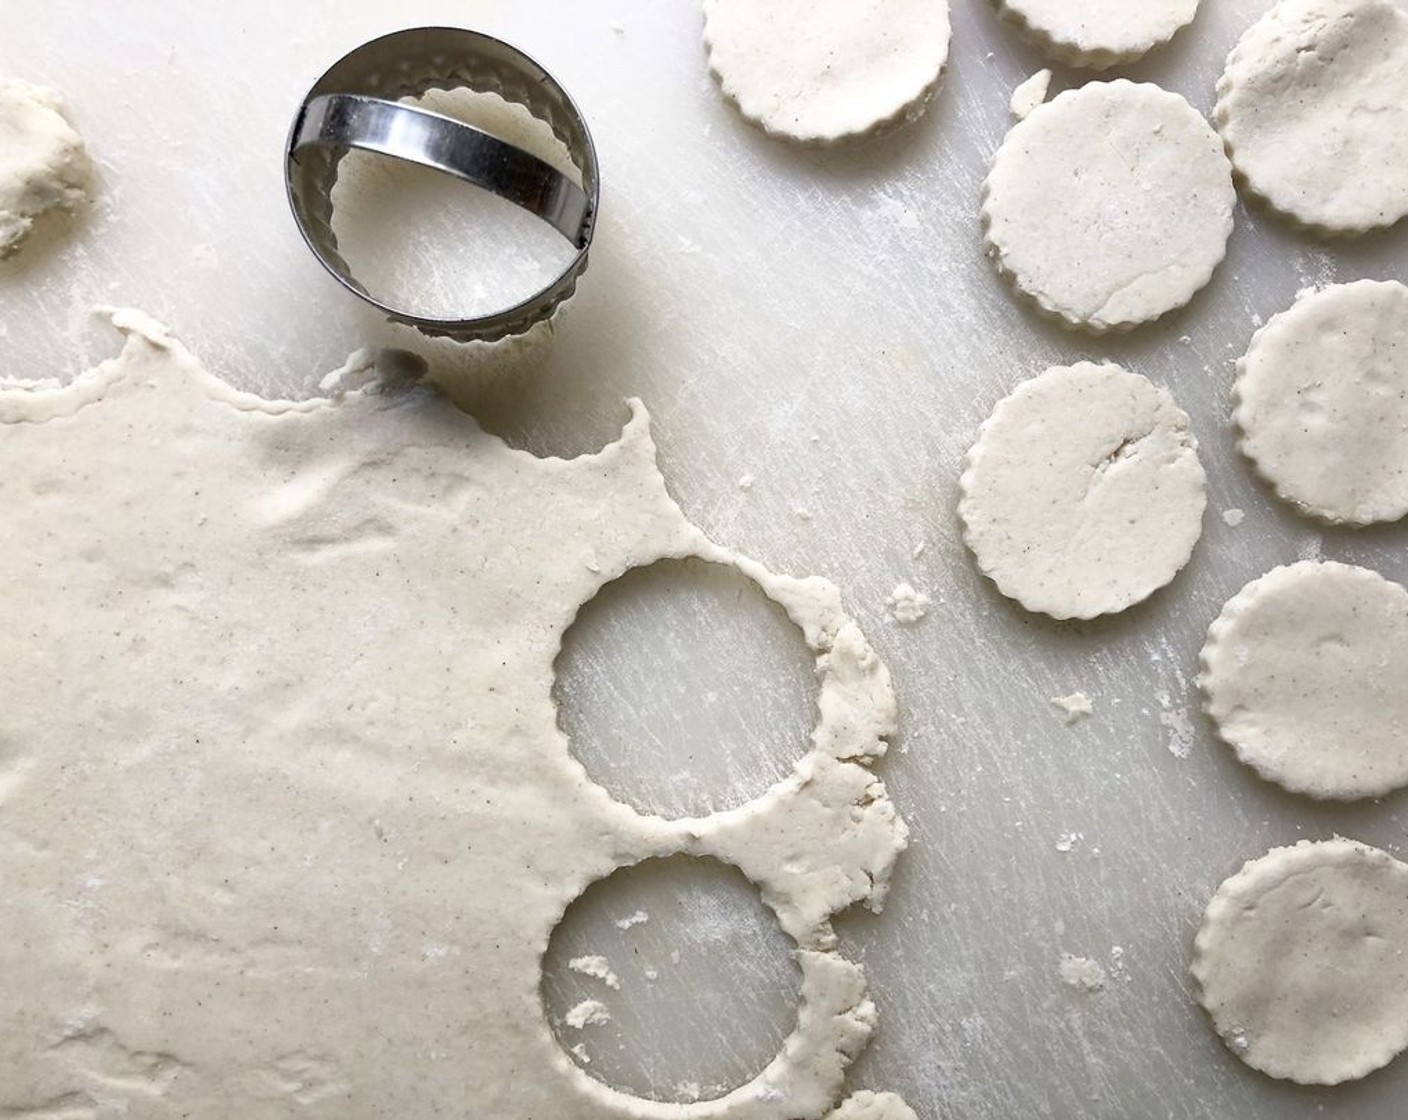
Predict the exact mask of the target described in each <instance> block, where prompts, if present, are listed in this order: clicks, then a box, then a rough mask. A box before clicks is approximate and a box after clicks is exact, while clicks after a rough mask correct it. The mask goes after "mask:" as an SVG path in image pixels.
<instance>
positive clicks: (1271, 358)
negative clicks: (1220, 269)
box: [1233, 280, 1408, 525]
mask: <svg viewBox="0 0 1408 1120" xmlns="http://www.w3.org/2000/svg"><path fill="white" fill-rule="evenodd" d="M1234 399H1235V405H1236V407H1235V411H1234V413H1233V419H1234V420H1235V422H1236V424H1237V427H1238V428H1239V429H1240V431H1241V440H1240V444H1239V446H1240V447H1241V449H1242V451H1243V453H1244V454H1245V455H1246V456H1247V458H1249V459H1250V460H1251V461H1252V464H1253V465H1254V466H1255V467H1256V470H1257V473H1258V474H1260V475H1261V476H1262V478H1264V479H1266V481H1267V482H1268V483H1270V484H1271V485H1272V486H1273V487H1275V489H1276V493H1277V495H1278V496H1279V497H1281V498H1282V499H1284V500H1285V501H1287V502H1290V503H1291V504H1292V505H1294V506H1295V507H1296V508H1297V509H1299V510H1300V511H1301V512H1302V513H1306V514H1309V515H1310V516H1312V517H1318V518H1320V519H1322V520H1324V521H1328V522H1331V523H1332V524H1345V525H1368V524H1370V523H1371V522H1375V521H1396V520H1397V519H1398V518H1400V517H1402V516H1403V515H1404V514H1405V513H1408V287H1404V286H1403V285H1402V284H1400V283H1398V281H1396V280H1388V281H1383V282H1379V281H1374V280H1359V281H1357V282H1355V283H1353V284H1342V285H1337V286H1335V287H1332V288H1326V289H1325V290H1324V291H1321V292H1317V293H1315V294H1314V295H1310V296H1306V297H1305V298H1304V299H1301V300H1300V301H1299V302H1297V303H1296V304H1295V305H1294V306H1293V307H1291V308H1290V309H1289V310H1287V311H1283V312H1282V313H1281V314H1279V315H1277V316H1276V317H1275V318H1274V319H1272V320H1271V322H1269V323H1268V324H1267V325H1266V326H1265V327H1263V328H1262V329H1261V330H1260V331H1259V332H1258V333H1257V335H1256V337H1255V338H1253V339H1252V344H1251V347H1250V349H1248V351H1247V354H1246V357H1244V358H1242V359H1241V361H1239V362H1238V363H1237V384H1236V389H1235V392H1234Z"/></svg>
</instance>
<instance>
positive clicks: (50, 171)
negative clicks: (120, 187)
mask: <svg viewBox="0 0 1408 1120" xmlns="http://www.w3.org/2000/svg"><path fill="white" fill-rule="evenodd" d="M91 176H92V167H91V165H90V163H89V160H88V152H87V149H86V148H85V147H84V145H83V138H82V137H81V136H79V135H78V133H77V131H75V129H74V127H73V125H71V124H70V123H69V121H68V117H67V115H66V110H65V108H64V104H63V100H62V99H61V98H60V97H59V95H58V94H57V93H55V92H54V91H53V90H50V89H44V88H43V87H41V86H34V85H30V84H29V83H28V82H21V81H16V80H15V79H12V78H0V260H3V259H4V258H5V257H8V256H11V255H13V254H14V253H16V252H18V251H19V249H20V246H21V243H22V242H23V241H24V239H25V237H27V236H28V234H29V231H30V230H31V229H32V228H33V226H34V222H35V219H36V218H39V217H41V216H42V215H44V214H47V213H48V212H49V211H50V210H71V209H73V208H74V207H75V206H77V205H78V204H79V203H81V202H82V201H83V200H84V199H85V198H86V197H87V194H88V183H89V180H90V178H91Z"/></svg>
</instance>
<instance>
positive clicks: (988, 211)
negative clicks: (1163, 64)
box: [978, 78, 1236, 338]
mask: <svg viewBox="0 0 1408 1120" xmlns="http://www.w3.org/2000/svg"><path fill="white" fill-rule="evenodd" d="M1098 81H1099V82H1100V83H1101V84H1105V85H1109V86H1112V87H1119V86H1129V87H1134V88H1141V87H1145V86H1148V87H1150V88H1152V89H1156V90H1158V91H1159V92H1160V93H1164V94H1168V95H1169V96H1172V97H1178V98H1179V99H1180V100H1182V101H1184V103H1185V104H1188V107H1189V109H1190V110H1192V112H1194V113H1196V114H1197V115H1198V117H1199V118H1200V119H1201V118H1202V114H1201V113H1198V111H1197V110H1196V109H1193V108H1192V105H1191V104H1189V103H1188V102H1187V99H1186V98H1183V97H1182V96H1181V95H1180V94H1176V93H1173V92H1172V91H1170V90H1166V89H1164V88H1163V87H1162V86H1159V85H1155V84H1154V83H1152V82H1133V81H1130V80H1129V79H1128V78H1110V79H1100V80H1098ZM1094 84H1096V83H1094V82H1091V83H1087V84H1086V85H1082V86H1075V87H1072V88H1069V89H1065V90H1062V91H1061V92H1060V93H1058V94H1057V95H1056V96H1055V97H1053V98H1051V99H1050V100H1049V101H1043V102H1042V103H1041V104H1039V105H1036V106H1034V107H1033V108H1032V110H1031V112H1029V113H1027V114H1026V116H1024V117H1022V118H1021V119H1019V120H1018V121H1017V122H1016V123H1015V124H1013V125H1012V127H1011V128H1010V129H1009V130H1008V132H1007V135H1006V136H1005V137H1004V138H1003V141H1002V144H1000V145H999V146H998V149H997V152H996V153H994V156H993V163H992V165H991V166H990V167H989V169H988V174H987V175H986V176H985V177H984V179H983V183H982V187H981V188H980V191H979V212H978V216H979V220H980V223H981V226H982V231H983V248H984V251H985V253H986V255H987V256H988V258H989V259H990V260H991V261H992V262H993V266H994V267H995V268H996V270H997V273H998V275H999V276H1000V277H1001V278H1002V280H1003V282H1004V283H1005V284H1006V285H1007V286H1008V288H1009V290H1010V291H1012V292H1013V293H1014V294H1015V295H1016V296H1017V298H1018V299H1019V300H1021V301H1022V303H1024V304H1025V305H1026V306H1028V307H1029V308H1031V309H1032V310H1033V311H1035V312H1036V313H1037V314H1038V315H1040V316H1041V317H1042V318H1044V319H1046V320H1048V321H1050V322H1053V323H1055V324H1056V325H1058V326H1061V327H1065V328H1067V329H1069V330H1074V331H1079V332H1081V333H1083V334H1087V335H1092V336H1094V337H1096V338H1100V337H1103V336H1106V335H1122V334H1130V333H1132V332H1134V331H1137V330H1142V329H1144V328H1145V327H1148V326H1150V325H1152V324H1154V323H1157V322H1159V321H1160V320H1166V319H1167V318H1168V317H1169V316H1171V315H1176V314H1178V313H1179V312H1181V311H1183V310H1184V309H1185V308H1187V307H1188V306H1190V305H1191V304H1192V303H1193V301H1194V300H1196V299H1197V298H1198V296H1199V295H1200V294H1201V293H1202V292H1203V291H1204V290H1205V289H1206V288H1207V286H1208V285H1209V284H1210V283H1212V279H1213V277H1214V276H1215V275H1216V273H1217V270H1218V269H1219V268H1221V267H1222V264H1223V262H1224V261H1225V260H1226V259H1227V247H1228V244H1229V242H1230V241H1231V237H1232V232H1233V229H1234V226H1235V217H1234V215H1235V211H1236V207H1235V199H1234V200H1233V202H1234V205H1233V207H1232V208H1231V209H1230V210H1229V212H1228V215H1227V220H1226V222H1225V227H1226V228H1225V231H1224V235H1223V239H1222V251H1221V253H1219V254H1218V255H1217V257H1216V259H1215V260H1214V259H1211V258H1209V260H1208V261H1207V266H1206V268H1204V269H1200V270H1198V271H1197V272H1190V273H1189V276H1190V278H1191V279H1192V283H1191V291H1190V293H1189V295H1188V298H1187V299H1185V300H1184V301H1183V302H1182V303H1179V304H1176V305H1175V306H1173V307H1168V308H1166V309H1165V310H1163V311H1161V312H1160V313H1159V314H1157V315H1155V316H1153V317H1152V318H1148V319H1139V320H1132V321H1124V322H1101V321H1099V320H1100V317H1101V315H1102V314H1103V313H1104V312H1105V311H1106V310H1107V309H1108V308H1109V306H1110V305H1111V304H1112V303H1114V302H1115V301H1116V300H1117V299H1118V298H1119V297H1121V296H1123V295H1125V294H1127V293H1128V292H1129V291H1130V290H1131V289H1132V288H1135V287H1137V286H1139V285H1141V284H1145V283H1147V282H1148V281H1149V280H1150V279H1151V278H1154V277H1157V276H1162V275H1165V274H1168V273H1178V272H1181V271H1185V270H1186V268H1187V264H1186V257H1180V258H1179V259H1178V260H1176V261H1172V262H1170V263H1169V264H1167V265H1165V266H1164V267H1163V268H1162V269H1159V270H1156V271H1151V272H1146V273H1142V274H1140V275H1139V276H1136V277H1134V278H1133V279H1131V280H1128V281H1126V282H1125V283H1123V284H1121V285H1119V286H1118V287H1116V288H1114V289H1112V290H1111V291H1109V292H1108V293H1107V294H1106V297H1105V300H1104V302H1103V303H1102V304H1101V305H1100V307H1099V308H1097V309H1096V310H1095V311H1094V312H1093V313H1092V314H1090V315H1085V316H1082V315H1079V314H1076V313H1074V312H1072V311H1069V310H1067V309H1066V308H1064V307H1061V306H1058V305H1057V304H1056V303H1055V301H1054V300H1052V298H1051V296H1050V295H1048V294H1047V293H1046V292H1039V291H1034V290H1033V289H1032V288H1030V287H1029V286H1028V285H1027V283H1026V282H1025V281H1024V280H1023V278H1022V277H1021V275H1020V274H1019V273H1018V272H1017V271H1016V270H1015V269H1014V268H1012V266H1011V265H1010V264H1009V263H1008V261H1007V254H1008V251H1009V250H1008V249H1007V248H1005V247H1004V246H1003V245H1002V244H1001V243H1000V242H999V241H998V240H997V239H996V238H994V237H993V232H992V227H993V221H994V219H993V213H992V167H993V166H996V163H997V159H998V157H999V156H1000V154H1001V152H1002V148H1003V146H1004V145H1006V144H1007V142H1008V141H1009V140H1010V139H1011V138H1012V136H1013V135H1014V134H1015V133H1016V131H1017V130H1018V129H1021V128H1026V127H1029V126H1030V125H1031V124H1032V123H1033V121H1036V120H1037V119H1038V118H1039V116H1040V115H1041V114H1042V113H1044V112H1046V111H1047V110H1049V109H1050V108H1051V107H1052V106H1056V105H1059V104H1060V103H1061V102H1062V101H1063V100H1064V99H1066V98H1074V97H1077V96H1079V95H1080V94H1081V93H1082V91H1084V90H1087V89H1089V88H1090V87H1091V86H1092V85H1094Z"/></svg>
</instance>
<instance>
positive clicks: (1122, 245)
mask: <svg viewBox="0 0 1408 1120" xmlns="http://www.w3.org/2000/svg"><path fill="white" fill-rule="evenodd" d="M1236 201H1237V197H1236V190H1235V189H1234V187H1233V185H1232V168H1231V166H1230V165H1229V164H1228V162H1227V157H1226V156H1225V155H1224V154H1223V151H1222V144H1221V141H1219V140H1218V137H1217V133H1216V132H1214V131H1213V129H1212V128H1211V126H1210V125H1209V124H1208V123H1207V121H1205V120H1203V118H1202V117H1201V116H1199V115H1198V113H1197V111H1196V110H1195V109H1194V108H1193V107H1192V106H1191V105H1189V104H1188V102H1187V101H1185V100H1184V99H1183V98H1182V97H1180V96H1179V95H1178V94H1176V93H1169V92H1168V91H1167V90H1164V89H1160V88H1159V87H1158V86H1155V85H1147V84H1142V85H1136V84H1135V83H1133V82H1128V81H1124V80H1119V81H1115V82H1091V83H1089V84H1088V85H1084V86H1081V87H1080V88H1079V89H1072V90H1067V91H1066V92H1065V93H1062V94H1061V95H1060V96H1058V97H1056V98H1055V99H1054V100H1052V101H1049V102H1047V104H1045V105H1041V106H1038V107H1037V108H1036V109H1035V110H1033V111H1032V113H1031V115H1030V116H1028V117H1027V118H1026V119H1025V120H1023V121H1021V122H1019V123H1018V124H1016V125H1014V126H1013V128H1012V130H1011V131H1010V132H1009V133H1008V134H1007V138H1006V139H1005V140H1004V141H1003V143H1002V146H1001V147H1000V148H999V149H998V152H997V155H996V156H995V157H994V158H993V163H992V169H991V171H990V172H989V173H988V178H987V182H986V183H984V185H983V228H984V231H985V236H986V242H987V251H988V255H989V256H991V257H992V258H993V260H994V261H995V262H996V264H997V267H998V270H999V271H1000V272H1001V273H1002V274H1003V275H1004V276H1006V277H1007V278H1008V279H1009V280H1010V281H1011V282H1012V284H1013V285H1014V286H1015V287H1016V289H1017V291H1018V293H1020V294H1021V295H1023V296H1025V297H1027V298H1028V299H1030V300H1031V301H1033V302H1034V303H1035V304H1036V305H1037V307H1038V308H1039V309H1040V310H1041V311H1042V312H1043V313H1045V314H1047V315H1049V316H1051V317H1052V318H1055V319H1057V320H1058V321H1059V322H1061V323H1063V324H1064V325H1066V326H1070V327H1078V328H1081V329H1084V330H1088V331H1091V332H1093V333H1096V334H1103V333H1104V332H1106V331H1125V330H1130V329H1132V328H1134V327H1137V326H1139V325H1140V324H1142V323H1147V322H1150V321H1152V320H1154V319H1157V318H1158V317H1159V316H1161V315H1164V314H1166V313H1167V312H1169V311H1172V310H1174V309H1175V308H1178V307H1182V306H1183V305H1184V304H1186V303H1187V302H1188V301H1189V300H1190V299H1192V298H1193V296H1194V294H1195V293H1196V292H1197V291H1198V290H1199V289H1200V288H1202V287H1203V286H1204V285H1205V284H1207V282H1208V281H1209V280H1210V279H1211V278H1212V274H1213V271H1214V270H1215V269H1216V268H1217V266H1218V265H1219V264H1221V263H1222V259H1223V257H1224V256H1225V255H1226V252H1227V239H1228V237H1229V236H1230V235H1231V233H1232V208H1233V206H1234V205H1235V204H1236Z"/></svg>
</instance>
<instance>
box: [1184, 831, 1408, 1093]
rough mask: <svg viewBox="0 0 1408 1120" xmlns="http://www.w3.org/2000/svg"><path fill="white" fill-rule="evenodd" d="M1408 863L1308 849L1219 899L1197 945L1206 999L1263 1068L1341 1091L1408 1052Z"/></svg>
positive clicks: (1337, 847) (1268, 865)
mask: <svg viewBox="0 0 1408 1120" xmlns="http://www.w3.org/2000/svg"><path fill="white" fill-rule="evenodd" d="M1404 945H1408V865H1404V864H1402V863H1400V862H1399V861H1398V860H1396V859H1394V858H1393V857H1392V856H1390V855H1389V854H1388V853H1387V852H1383V851H1380V850H1379V849H1377V848H1371V847H1369V846H1368V845H1366V844H1360V843H1357V842H1355V841H1353V840H1345V839H1339V838H1337V839H1334V840H1326V841H1319V842H1313V841H1309V840H1303V841H1301V842H1300V843H1299V844H1297V845H1296V846H1295V847H1293V848H1274V849H1272V850H1271V851H1270V852H1268V853H1267V854H1266V855H1264V856H1262V857H1261V858H1260V859H1256V860H1252V861H1251V862H1250V863H1248V864H1246V865H1245V866H1244V867H1243V868H1242V870H1241V871H1239V872H1238V873H1237V874H1236V875H1233V876H1232V877H1231V878H1230V879H1228V880H1227V881H1226V882H1224V883H1223V884H1222V886H1220V887H1219V888H1218V889H1217V893H1216V894H1214V895H1213V898H1212V901H1211V902H1210V903H1209V904H1208V909H1207V914H1206V915H1205V916H1204V918H1203V925H1202V929H1200V930H1199V931H1198V936H1197V940H1196V941H1195V942H1194V946H1193V963H1192V971H1193V976H1194V978H1195V979H1196V980H1197V982H1198V985H1199V987H1200V989H1201V993H1200V996H1199V999H1200V1001H1201V1003H1202V1005H1203V1006H1204V1007H1205V1008H1207V1011H1208V1014H1209V1015H1211V1016H1212V1022H1213V1027H1214V1028H1215V1029H1216V1031H1217V1033H1218V1034H1219V1035H1221V1036H1222V1040H1223V1041H1224V1042H1225V1043H1227V1046H1228V1049H1230V1050H1231V1051H1232V1053H1234V1054H1236V1055H1237V1057H1239V1058H1241V1059H1242V1061H1244V1062H1246V1063H1247V1065H1249V1066H1251V1067H1252V1068H1253V1069H1258V1070H1261V1071H1262V1072H1263V1073H1266V1074H1269V1075H1270V1076H1272V1077H1279V1078H1285V1079H1288V1080H1291V1081H1297V1082H1300V1083H1301V1084H1302V1085H1337V1084H1339V1083H1340V1082H1343V1081H1352V1080H1354V1079H1355V1078H1359V1077H1363V1076H1365V1075H1366V1074H1368V1073H1371V1072H1373V1071H1374V1070H1376V1069H1379V1068H1380V1067H1381V1066H1384V1065H1387V1064H1388V1062H1390V1061H1391V1060H1392V1059H1393V1058H1394V1056H1395V1055H1397V1054H1398V1053H1399V1052H1400V1051H1402V1050H1403V1048H1404V1047H1405V1046H1408V953H1405V952H1404V951H1403V946H1404Z"/></svg>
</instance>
